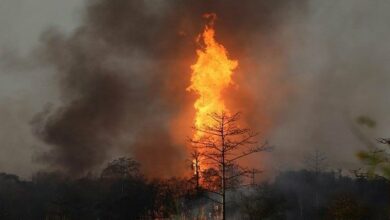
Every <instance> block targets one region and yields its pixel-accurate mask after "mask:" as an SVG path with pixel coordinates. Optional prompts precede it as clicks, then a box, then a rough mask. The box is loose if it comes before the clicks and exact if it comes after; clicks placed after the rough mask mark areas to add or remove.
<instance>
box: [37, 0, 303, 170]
mask: <svg viewBox="0 0 390 220" xmlns="http://www.w3.org/2000/svg"><path fill="white" fill-rule="evenodd" d="M305 5H306V3H305V2H304V1H300V2H299V3H297V2H296V1H286V0H276V1H258V0H248V1H236V0H228V1H175V0H172V1H161V0H160V1H152V0H149V1H147V0H131V1H127V0H115V1H112V0H97V1H88V4H87V7H86V12H85V16H84V18H83V22H82V25H80V27H79V28H77V30H76V31H74V33H72V34H70V35H65V34H62V33H61V32H60V31H58V30H56V29H50V30H47V31H46V32H45V33H44V35H43V37H42V40H43V43H44V46H43V47H42V48H40V50H39V54H40V56H41V57H42V58H43V59H44V60H45V61H46V62H47V63H48V64H49V65H53V66H55V68H56V70H57V72H58V73H59V83H60V88H61V93H62V95H61V103H62V104H61V106H59V107H54V108H50V109H48V110H45V111H43V112H42V113H41V114H39V115H37V116H36V117H35V118H34V120H33V122H32V124H33V127H34V132H35V134H36V135H37V136H38V137H39V138H40V139H42V140H43V141H45V142H46V143H48V144H49V145H50V150H49V151H47V152H46V153H44V154H43V155H41V156H40V160H41V161H43V162H46V163H48V164H50V165H51V166H52V167H54V168H57V169H61V170H63V171H66V172H68V173H69V174H74V175H80V174H83V173H85V172H87V171H89V170H93V169H94V168H96V167H99V166H101V165H102V164H103V163H104V162H105V161H106V160H107V159H109V157H110V156H111V154H112V152H115V151H119V152H128V153H130V155H132V156H134V157H135V159H137V160H139V161H140V162H141V164H142V165H143V169H144V171H145V172H146V173H147V174H149V175H151V176H170V175H174V174H178V173H180V172H182V171H181V169H180V168H178V167H180V166H181V164H184V161H185V159H186V158H185V157H186V152H185V149H186V147H185V141H184V140H185V138H186V137H185V134H186V132H183V130H184V131H186V130H189V128H190V127H191V124H192V122H191V118H189V119H188V118H187V121H186V122H188V123H185V122H182V121H181V119H178V118H180V117H181V116H178V115H185V116H186V117H187V116H191V110H190V109H191V107H192V106H191V105H192V104H191V103H192V102H193V100H194V99H193V98H194V97H191V94H189V93H186V92H185V91H186V87H188V85H189V76H190V69H189V66H190V65H191V64H192V63H193V62H194V60H195V49H196V48H197V46H198V45H196V43H195V38H196V36H197V35H198V34H199V33H200V32H201V30H202V28H203V24H204V21H203V20H202V14H204V13H209V12H214V13H216V14H217V16H218V20H217V24H216V29H217V38H218V39H219V41H221V42H222V43H223V44H224V45H225V46H226V47H227V49H228V50H229V51H230V52H231V57H233V58H235V59H236V58H237V59H238V60H239V62H241V63H240V69H239V71H238V72H237V73H236V79H235V80H236V83H237V85H238V88H237V92H236V93H235V94H231V95H230V97H231V98H229V100H231V101H230V102H229V103H228V104H230V105H232V106H234V107H233V109H235V110H242V111H243V112H244V115H245V114H247V115H251V118H252V119H253V118H256V119H258V118H260V119H261V118H265V117H266V115H267V111H268V112H272V109H273V107H272V105H273V104H272V103H271V104H269V105H267V106H268V110H261V112H260V111H259V109H264V108H263V105H262V104H264V96H267V95H266V94H263V95H262V96H261V97H260V96H259V97H260V98H254V97H257V96H258V95H259V94H260V92H259V91H262V90H264V89H265V88H266V83H264V82H267V80H264V81H262V83H261V84H258V83H257V82H258V81H253V80H252V79H253V78H257V77H258V76H257V74H258V73H261V72H266V71H267V68H268V70H269V71H275V72H277V71H276V70H275V67H276V66H277V64H280V63H281V62H283V55H282V47H281V46H282V45H280V44H278V40H275V39H273V36H274V35H275V33H279V32H280V31H281V27H282V26H283V25H282V24H284V23H285V22H286V21H287V20H288V18H289V15H290V13H292V12H293V11H302V13H303V12H304V9H305ZM259 50H261V52H259ZM259 54H260V56H259ZM255 55H256V58H254V57H255ZM261 58H264V59H261ZM271 60H272V62H268V61H271ZM258 62H260V64H258ZM267 62H268V63H267ZM261 64H263V65H261ZM259 66H262V67H261V68H263V69H262V70H259V69H256V68H258V67H259ZM251 68H253V69H251ZM244 72H246V73H245V74H244ZM241 73H242V75H241V76H240V74H241ZM276 78H278V76H277V74H276V73H275V75H274V76H270V77H268V82H270V81H272V80H273V79H276ZM250 81H252V84H249V83H248V82H250ZM260 86H262V87H261V88H260ZM277 93H279V92H275V94H277ZM273 94H274V93H273ZM276 96H277V95H275V97H276ZM240 97H241V98H240ZM270 117H271V116H270ZM260 119H259V120H260ZM248 121H251V120H248ZM176 122H177V123H176ZM257 122H258V121H257V120H255V121H253V120H252V123H253V124H257ZM178 125H179V126H178ZM256 126H257V125H256ZM262 128H264V127H262ZM178 135H180V137H177V136H178ZM181 135H183V136H181Z"/></svg>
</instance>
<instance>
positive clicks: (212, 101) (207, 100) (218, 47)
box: [187, 14, 238, 138]
mask: <svg viewBox="0 0 390 220" xmlns="http://www.w3.org/2000/svg"><path fill="white" fill-rule="evenodd" d="M204 17H205V18H207V19H210V22H209V24H207V25H206V26H205V28H204V31H203V33H202V34H201V35H199V37H198V39H197V41H198V42H199V43H200V44H201V45H203V47H204V48H202V49H198V50H197V51H196V53H197V55H198V59H197V61H196V63H195V64H193V65H192V66H191V69H192V76H191V85H190V86H189V87H188V88H187V90H189V91H194V92H195V93H196V94H197V95H198V96H199V97H198V99H197V100H196V101H195V103H194V107H195V110H196V114H195V121H194V123H195V127H196V128H198V129H202V128H204V127H205V126H207V125H208V126H210V125H212V123H214V122H213V121H211V120H210V117H209V114H210V113H213V112H216V113H221V112H226V113H229V110H228V109H227V107H226V106H225V103H224V100H223V97H222V91H223V90H224V89H226V88H228V87H229V85H232V84H233V80H232V74H233V70H234V69H235V68H236V67H237V66H238V62H237V61H236V60H230V59H229V58H228V52H227V51H226V49H225V47H224V46H223V45H222V44H220V43H218V42H217V41H216V40H215V30H214V21H215V19H216V15H215V14H206V15H204ZM202 135H203V134H202V132H199V131H197V132H195V134H194V137H195V138H201V137H202Z"/></svg>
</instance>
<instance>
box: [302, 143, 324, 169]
mask: <svg viewBox="0 0 390 220" xmlns="http://www.w3.org/2000/svg"><path fill="white" fill-rule="evenodd" d="M327 159H328V158H327V157H326V156H325V154H324V153H322V152H321V151H319V150H318V149H315V150H314V152H313V153H310V154H308V155H306V156H305V159H304V160H305V161H304V163H305V165H306V167H307V169H309V170H310V171H313V172H315V174H316V175H318V174H319V173H320V172H323V171H325V169H326V167H327V164H326V160H327Z"/></svg>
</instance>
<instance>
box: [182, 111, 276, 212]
mask: <svg viewBox="0 0 390 220" xmlns="http://www.w3.org/2000/svg"><path fill="white" fill-rule="evenodd" d="M209 117H210V120H211V121H212V123H211V124H209V125H205V126H204V127H203V128H194V129H195V131H196V132H198V133H201V134H202V135H200V136H201V138H197V139H190V143H192V144H193V146H194V148H195V149H196V151H197V152H199V154H200V156H201V158H202V160H201V161H200V164H201V165H203V164H206V167H207V169H206V171H207V173H206V174H210V175H205V176H203V177H206V178H207V179H209V180H210V179H213V180H215V179H216V180H219V181H218V184H217V185H218V187H217V189H216V190H215V189H211V190H209V191H210V192H212V193H214V194H216V195H217V196H219V197H220V200H215V199H212V200H213V201H215V202H218V203H220V204H221V205H222V219H225V218H226V208H225V207H226V191H227V190H228V189H230V188H232V187H237V185H236V184H234V183H235V182H237V179H238V178H240V177H243V176H247V175H250V174H251V173H253V169H249V168H244V167H241V166H239V164H238V160H240V159H242V158H244V157H246V156H249V155H251V154H254V153H259V152H262V151H268V150H270V149H271V148H270V147H269V146H268V144H267V142H265V143H263V144H260V145H259V144H258V142H257V141H256V140H255V137H256V136H257V135H258V133H254V132H252V131H251V130H250V129H248V128H240V127H239V126H238V121H239V119H240V113H236V114H233V115H229V114H227V113H225V112H222V113H212V114H210V115H209ZM211 177H213V178H211ZM206 181H207V180H206ZM210 199H211V198H210Z"/></svg>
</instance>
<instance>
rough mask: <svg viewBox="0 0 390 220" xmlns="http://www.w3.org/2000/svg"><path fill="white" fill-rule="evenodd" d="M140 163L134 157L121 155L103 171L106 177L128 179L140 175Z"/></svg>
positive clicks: (103, 176)
mask: <svg viewBox="0 0 390 220" xmlns="http://www.w3.org/2000/svg"><path fill="white" fill-rule="evenodd" d="M139 168H140V164H139V163H138V162H137V161H135V160H133V159H132V158H126V157H120V158H118V159H115V160H113V161H111V162H110V163H109V164H108V165H107V167H106V168H104V169H103V171H102V173H101V178H105V179H126V178H130V177H138V176H139V175H140V173H139Z"/></svg>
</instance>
